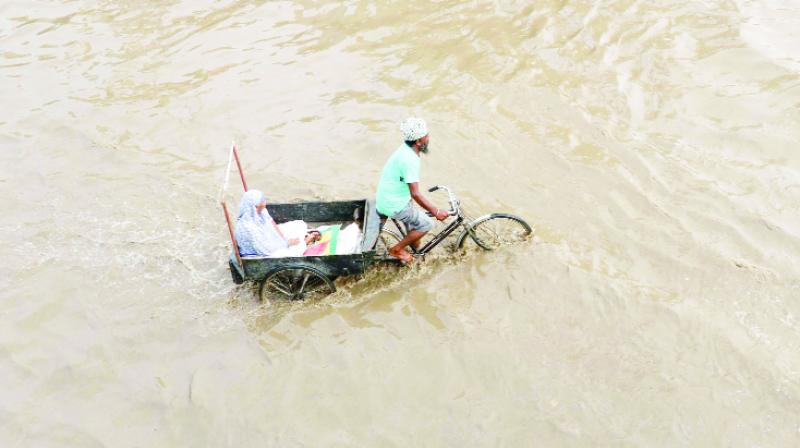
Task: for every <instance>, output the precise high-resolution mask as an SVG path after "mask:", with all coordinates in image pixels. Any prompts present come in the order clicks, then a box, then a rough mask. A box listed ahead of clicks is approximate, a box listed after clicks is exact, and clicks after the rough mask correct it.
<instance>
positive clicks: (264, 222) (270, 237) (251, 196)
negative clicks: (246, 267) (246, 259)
mask: <svg viewBox="0 0 800 448" xmlns="http://www.w3.org/2000/svg"><path fill="white" fill-rule="evenodd" d="M266 207H267V199H266V197H265V196H264V193H262V192H261V191H259V190H250V191H248V192H246V193H245V194H244V195H243V196H242V202H241V203H240V204H239V215H238V217H237V219H236V231H235V232H234V233H235V236H236V243H237V244H238V245H239V254H241V255H242V256H253V255H255V256H265V257H270V256H276V255H277V256H280V255H278V254H280V253H282V252H285V249H288V248H289V246H294V245H297V244H298V243H299V242H300V241H299V240H298V239H297V238H292V239H289V240H287V239H286V238H285V237H284V236H283V233H281V230H280V229H279V228H278V225H277V224H276V223H275V221H274V220H273V219H272V217H271V216H270V215H269V212H267V209H266Z"/></svg>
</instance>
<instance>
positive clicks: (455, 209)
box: [428, 185, 459, 216]
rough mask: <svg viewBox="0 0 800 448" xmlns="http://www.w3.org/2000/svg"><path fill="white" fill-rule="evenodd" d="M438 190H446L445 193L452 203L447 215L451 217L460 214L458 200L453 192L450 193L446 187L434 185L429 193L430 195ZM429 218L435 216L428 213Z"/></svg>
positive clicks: (429, 189)
mask: <svg viewBox="0 0 800 448" xmlns="http://www.w3.org/2000/svg"><path fill="white" fill-rule="evenodd" d="M437 190H444V191H446V192H447V198H448V201H449V202H450V210H448V211H447V214H448V215H450V216H456V215H458V212H459V204H458V199H457V198H456V197H455V195H454V194H453V192H452V191H450V189H449V188H447V187H446V186H445V185H434V186H432V187H430V188H428V192H429V193H433V192H434V191H437ZM428 216H433V215H431V214H430V213H428Z"/></svg>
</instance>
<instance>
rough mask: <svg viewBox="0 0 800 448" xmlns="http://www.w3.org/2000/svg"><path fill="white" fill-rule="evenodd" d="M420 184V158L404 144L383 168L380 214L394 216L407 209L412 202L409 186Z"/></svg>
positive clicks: (379, 184)
mask: <svg viewBox="0 0 800 448" xmlns="http://www.w3.org/2000/svg"><path fill="white" fill-rule="evenodd" d="M414 182H419V156H418V155H417V153H415V152H414V150H413V149H411V148H409V147H408V145H406V144H405V143H402V144H401V145H400V147H399V148H397V149H396V150H395V151H394V153H392V155H391V157H389V160H387V161H386V165H384V166H383V172H382V173H381V180H380V182H379V183H378V197H377V198H376V199H375V206H376V208H377V209H378V211H379V212H381V213H383V214H384V215H386V216H392V215H394V214H395V213H397V212H399V211H400V210H402V209H403V208H405V206H406V204H408V201H410V200H411V192H410V191H408V184H411V183H414Z"/></svg>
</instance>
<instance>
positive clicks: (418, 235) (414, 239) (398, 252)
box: [389, 230, 428, 263]
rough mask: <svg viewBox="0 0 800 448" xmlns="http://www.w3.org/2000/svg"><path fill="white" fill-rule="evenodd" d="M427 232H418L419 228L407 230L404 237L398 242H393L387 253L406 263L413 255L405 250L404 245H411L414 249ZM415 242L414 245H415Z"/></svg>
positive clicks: (412, 258) (411, 259)
mask: <svg viewBox="0 0 800 448" xmlns="http://www.w3.org/2000/svg"><path fill="white" fill-rule="evenodd" d="M426 233H428V232H420V231H419V230H412V231H410V232H408V234H407V235H406V237H405V238H403V239H402V240H400V242H399V243H397V244H395V245H394V246H392V247H391V248H390V249H389V255H391V256H393V257H397V258H399V259H401V260H403V261H405V262H406V263H411V262H412V261H413V260H414V257H412V256H411V254H410V253H408V252H407V251H406V246H408V245H411V247H414V249H415V250H416V248H417V247H419V242H420V240H421V239H422V237H423V236H425V234H426ZM415 244H416V246H415Z"/></svg>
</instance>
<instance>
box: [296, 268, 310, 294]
mask: <svg viewBox="0 0 800 448" xmlns="http://www.w3.org/2000/svg"><path fill="white" fill-rule="evenodd" d="M309 275H310V274H309V273H308V272H306V275H304V276H303V283H301V284H300V291H298V292H297V294H298V295H299V296H300V297H302V296H303V290H304V289H305V288H306V282H308V276H309Z"/></svg>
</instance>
